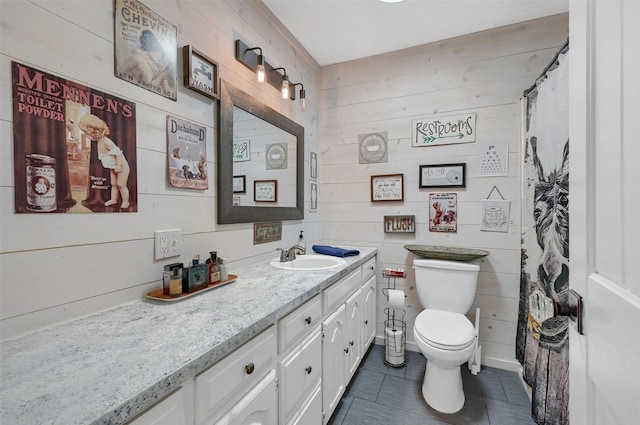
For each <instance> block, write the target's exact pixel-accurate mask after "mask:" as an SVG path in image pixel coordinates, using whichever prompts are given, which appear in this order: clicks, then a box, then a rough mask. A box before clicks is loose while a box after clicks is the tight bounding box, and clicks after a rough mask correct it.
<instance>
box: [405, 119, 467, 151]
mask: <svg viewBox="0 0 640 425" xmlns="http://www.w3.org/2000/svg"><path fill="white" fill-rule="evenodd" d="M412 123H413V130H412V136H413V137H412V141H411V143H412V146H414V147H416V146H436V145H450V144H454V143H472V142H475V141H476V113H475V112H473V113H469V114H462V115H449V116H441V115H433V116H430V117H427V118H419V119H416V120H413V121H412Z"/></svg>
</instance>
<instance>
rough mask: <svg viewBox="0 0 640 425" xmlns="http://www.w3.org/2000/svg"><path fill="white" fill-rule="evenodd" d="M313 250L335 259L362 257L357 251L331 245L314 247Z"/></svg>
mask: <svg viewBox="0 0 640 425" xmlns="http://www.w3.org/2000/svg"><path fill="white" fill-rule="evenodd" d="M312 248H313V250H314V251H315V252H317V253H318V254H324V255H333V256H334V257H351V256H353V255H360V251H358V250H356V249H344V248H338V247H335V246H329V245H314V246H313V247H312Z"/></svg>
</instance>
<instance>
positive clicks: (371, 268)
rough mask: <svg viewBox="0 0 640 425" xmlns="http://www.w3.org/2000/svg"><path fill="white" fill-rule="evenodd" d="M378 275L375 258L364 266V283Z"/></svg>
mask: <svg viewBox="0 0 640 425" xmlns="http://www.w3.org/2000/svg"><path fill="white" fill-rule="evenodd" d="M375 274H376V257H373V258H372V259H370V260H369V261H367V262H366V263H364V264H363V265H362V282H366V281H367V280H368V279H369V278H370V277H371V276H375Z"/></svg>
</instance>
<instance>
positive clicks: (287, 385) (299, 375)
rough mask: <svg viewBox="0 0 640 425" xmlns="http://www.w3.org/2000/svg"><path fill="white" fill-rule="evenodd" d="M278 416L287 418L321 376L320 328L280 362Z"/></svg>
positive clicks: (317, 327)
mask: <svg viewBox="0 0 640 425" xmlns="http://www.w3.org/2000/svg"><path fill="white" fill-rule="evenodd" d="M279 372H280V385H279V388H280V415H281V417H282V418H288V417H289V416H290V415H291V414H292V413H293V412H294V411H295V408H296V407H297V406H298V405H299V404H300V402H301V400H302V398H303V397H304V396H305V395H306V394H308V393H309V391H310V390H311V388H313V387H314V386H315V385H316V384H317V383H318V382H320V377H321V376H322V338H321V332H320V326H319V325H318V326H316V328H315V329H314V330H313V332H312V333H311V335H309V337H308V338H307V339H305V340H304V341H303V342H302V343H301V344H300V345H298V346H296V347H295V348H294V349H293V350H291V353H290V354H289V355H288V356H287V357H285V358H284V359H282V360H281V361H280V365H279Z"/></svg>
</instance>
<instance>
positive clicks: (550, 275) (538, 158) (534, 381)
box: [516, 44, 569, 425]
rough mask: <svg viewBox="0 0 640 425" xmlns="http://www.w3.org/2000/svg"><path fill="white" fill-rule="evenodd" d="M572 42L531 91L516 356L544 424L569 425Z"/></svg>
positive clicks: (526, 119)
mask: <svg viewBox="0 0 640 425" xmlns="http://www.w3.org/2000/svg"><path fill="white" fill-rule="evenodd" d="M568 50H569V46H568V44H566V45H565V46H564V47H563V48H562V49H561V50H560V52H558V55H557V56H556V58H554V60H553V62H552V63H551V65H549V67H548V68H547V70H545V73H544V74H543V75H542V76H541V77H540V78H539V79H538V80H537V81H536V82H535V84H534V85H533V86H532V88H531V89H529V90H528V91H526V92H525V98H524V100H523V103H524V104H525V105H526V106H525V108H526V113H525V116H524V117H523V122H524V125H525V132H524V133H525V141H524V142H525V146H524V149H523V151H524V158H523V166H522V173H523V179H522V180H523V188H522V254H521V267H522V270H521V274H520V310H519V317H518V331H517V339H516V357H517V359H518V361H519V362H520V363H521V364H522V366H523V378H524V380H525V382H527V384H529V385H530V386H531V391H532V404H531V414H532V417H533V419H534V420H535V421H536V423H538V424H539V425H543V424H545V425H566V424H568V423H569V341H568V338H569V330H568V325H569V322H568V319H567V318H566V317H554V314H553V311H554V308H553V306H554V303H561V304H562V303H566V302H567V296H568V291H569V109H568V108H569V84H568V71H569V69H568V68H569V57H568Z"/></svg>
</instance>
